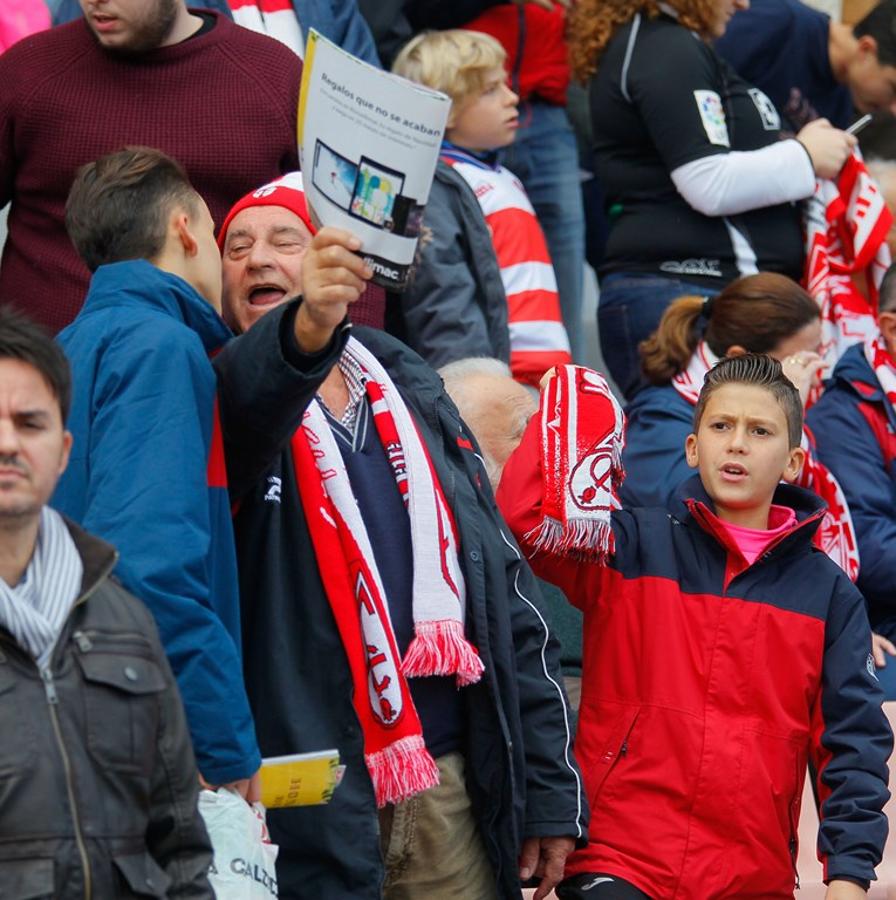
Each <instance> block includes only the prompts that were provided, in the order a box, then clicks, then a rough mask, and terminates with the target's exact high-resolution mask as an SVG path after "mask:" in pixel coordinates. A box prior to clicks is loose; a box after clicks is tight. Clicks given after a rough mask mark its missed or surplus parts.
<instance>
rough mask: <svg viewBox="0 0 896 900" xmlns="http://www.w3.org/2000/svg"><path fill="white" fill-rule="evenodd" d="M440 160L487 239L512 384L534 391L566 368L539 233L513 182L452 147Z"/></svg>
mask: <svg viewBox="0 0 896 900" xmlns="http://www.w3.org/2000/svg"><path fill="white" fill-rule="evenodd" d="M442 160H443V161H444V162H446V163H447V164H448V165H450V166H451V167H452V168H453V169H454V170H455V171H456V172H457V173H458V175H460V176H461V177H462V178H463V179H464V181H466V182H467V184H468V185H469V186H470V188H471V189H472V191H473V193H474V194H475V195H476V199H477V200H478V201H479V206H480V207H481V209H482V214H483V215H484V216H485V221H486V223H487V224H488V227H489V230H490V231H491V235H492V245H493V246H494V249H495V256H496V257H497V259H498V266H499V267H500V269H501V280H502V282H503V284H504V293H505V294H506V295H507V319H508V325H509V329H510V369H511V372H512V373H513V377H514V378H515V379H516V380H517V381H521V382H523V383H525V384H531V385H534V386H536V387H537V386H538V383H539V381H540V380H541V376H542V375H544V373H545V372H546V371H547V370H548V369H550V368H552V367H553V366H555V365H565V364H567V363H570V362H572V358H571V356H570V349H569V338H568V336H567V334H566V329H565V328H564V327H563V320H562V318H561V315H560V297H559V295H558V293H557V281H556V279H555V277H554V267H553V265H552V264H551V257H550V254H549V253H548V246H547V242H546V241H545V237H544V232H542V230H541V226H540V225H539V224H538V219H537V218H536V216H535V210H534V209H533V208H532V204H531V203H530V202H529V198H528V196H527V195H526V191H525V188H523V186H522V184H521V183H520V181H519V179H518V178H517V177H516V176H515V175H514V174H513V173H512V172H511V171H510V170H508V169H505V168H504V167H503V166H498V165H490V164H489V163H488V162H487V161H486V160H484V159H481V158H480V157H478V156H474V155H473V154H472V153H469V152H468V151H466V150H462V149H461V148H459V147H455V146H454V145H453V144H448V143H445V144H443V145H442Z"/></svg>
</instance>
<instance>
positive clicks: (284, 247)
mask: <svg viewBox="0 0 896 900" xmlns="http://www.w3.org/2000/svg"><path fill="white" fill-rule="evenodd" d="M312 229H313V226H312V224H311V220H310V218H309V217H308V214H307V210H306V209H305V205H304V198H303V196H302V194H301V190H300V189H299V185H298V179H297V178H296V177H295V176H286V177H284V178H283V179H281V180H280V181H279V182H275V183H273V184H271V185H268V186H266V187H265V188H264V189H263V190H259V191H256V192H255V193H254V194H251V195H249V196H247V197H246V198H244V199H243V200H242V201H240V203H238V204H237V206H236V207H235V208H234V209H233V210H232V211H231V213H230V215H228V217H227V219H226V220H225V223H224V226H223V229H222V233H221V235H220V237H219V243H221V244H222V248H223V253H224V284H225V313H226V314H227V315H229V318H230V321H231V323H232V324H233V325H234V326H235V327H237V328H247V327H250V326H251V325H252V323H253V322H254V321H257V319H258V318H259V315H260V314H262V313H263V312H264V309H265V308H270V307H271V306H272V305H275V304H276V303H278V302H280V301H282V300H284V299H285V298H287V297H289V296H292V295H293V294H295V293H297V292H298V291H299V290H300V289H304V292H305V295H306V297H308V298H311V297H312V296H314V295H315V294H316V293H318V292H317V291H312V287H314V286H315V285H314V282H313V279H314V278H315V277H317V276H318V274H319V264H318V257H319V256H321V255H330V254H334V253H335V252H336V251H337V250H338V251H340V252H341V251H342V250H343V249H344V247H338V248H337V247H336V246H334V244H338V243H339V242H345V244H344V246H350V243H351V242H350V239H349V238H348V236H347V235H345V234H344V233H341V232H339V233H334V231H333V230H332V229H324V230H322V231H321V232H319V233H318V234H317V236H316V237H315V238H314V239H313V242H312V241H311V230H312ZM327 235H331V236H332V239H331V238H330V237H327V240H328V241H329V242H330V246H324V242H323V239H324V238H325V236H327ZM309 246H310V248H311V249H310V250H308V255H307V256H306V257H305V259H304V262H303V260H302V254H303V253H304V252H305V251H306V250H307V249H308V248H309ZM356 246H357V245H356V244H355V247H356ZM343 258H344V260H345V261H344V263H343V265H344V266H345V267H346V271H347V270H348V269H349V268H352V267H354V271H355V272H356V273H357V272H358V271H359V270H358V269H357V265H356V263H354V262H352V257H351V254H347V255H346V256H345V257H343ZM333 259H334V260H335V257H333ZM333 264H334V265H335V262H333ZM368 275H369V273H368ZM353 277H354V276H352V277H350V278H349V281H351V280H352V278H353ZM362 277H365V276H362ZM362 286H363V282H362V281H361V278H360V277H359V278H357V279H356V283H355V285H354V291H355V295H357V292H359V291H360V289H361V287H362ZM350 300H351V292H344V293H343V292H338V291H334V292H333V293H332V301H331V302H330V303H318V302H316V301H315V302H314V303H312V301H311V300H310V299H309V300H307V301H303V304H302V306H300V311H301V310H302V309H303V308H304V307H312V306H313V307H314V309H313V310H307V311H306V315H307V316H308V318H310V319H312V320H313V321H315V322H318V323H319V328H318V334H317V336H316V340H315V341H314V343H313V345H309V347H308V350H309V351H310V352H306V359H305V370H306V374H307V380H306V394H305V400H304V401H303V404H302V406H303V408H304V409H306V410H307V411H306V418H305V420H304V423H303V427H302V428H301V429H299V431H298V432H297V433H296V435H295V436H294V437H293V440H292V442H291V445H290V447H289V448H288V449H287V450H285V451H284V452H283V453H282V454H281V457H280V459H279V461H278V462H277V463H276V464H275V465H273V466H272V467H271V468H270V469H269V471H268V472H266V473H265V475H264V477H263V478H262V479H261V480H260V481H259V482H258V483H257V484H256V485H255V487H253V488H252V489H250V490H249V491H248V492H247V493H246V494H245V495H244V496H243V497H242V498H241V499H240V501H239V511H238V514H237V517H236V522H235V530H236V538H237V552H238V556H239V564H240V588H241V595H242V601H243V637H244V647H245V654H244V666H245V671H246V682H247V689H248V693H249V698H250V702H251V703H252V705H253V712H254V715H255V721H256V729H257V732H258V738H259V745H260V746H261V748H262V752H263V754H264V755H266V756H278V755H282V754H288V753H296V752H303V751H312V750H322V749H326V748H328V747H336V748H338V750H339V752H340V754H341V757H342V761H343V762H344V763H346V765H347V768H346V773H345V778H344V780H343V782H342V784H341V785H340V786H339V788H338V789H337V790H336V793H335V795H334V797H333V799H332V800H331V801H330V803H329V804H328V805H327V806H326V807H315V808H312V809H301V808H297V809H283V810H272V811H271V813H270V817H269V825H270V828H271V832H272V836H273V838H274V840H275V842H276V843H277V844H279V845H280V856H279V857H278V860H277V871H278V883H279V888H280V896H281V898H297V897H306V896H309V895H310V894H315V895H317V896H321V897H326V898H327V900H380V898H385V900H405V898H418V897H424V896H427V897H434V898H435V897H439V898H442V897H470V898H475V900H499V898H500V900H511V898H519V897H520V880H521V878H522V879H523V880H525V879H528V878H529V877H530V876H533V875H534V876H535V877H536V878H537V879H538V881H539V882H540V884H539V888H538V891H537V893H536V897H538V898H539V900H541V898H543V897H545V896H546V895H547V894H548V893H549V892H550V889H551V887H552V886H553V885H554V884H555V883H556V882H557V880H558V879H559V878H560V877H561V876H562V872H563V866H564V862H565V858H566V855H567V854H568V853H569V851H570V850H571V849H572V847H573V846H574V844H575V843H576V842H577V841H581V839H582V836H583V834H584V829H585V828H586V827H587V826H586V819H587V811H586V807H585V801H584V797H583V794H582V791H581V780H580V775H579V771H578V768H577V766H576V763H575V761H574V759H573V757H572V747H571V730H570V725H569V719H568V713H567V709H566V703H565V698H564V694H563V688H562V680H561V676H560V672H559V666H558V659H557V656H558V648H557V644H556V642H555V641H554V640H553V639H552V637H551V636H550V634H549V632H548V629H547V626H546V624H545V619H544V617H543V614H542V611H541V608H540V605H541V600H540V597H539V595H538V589H537V587H536V585H535V582H534V578H533V576H532V573H531V571H530V570H529V568H528V566H527V565H526V563H525V561H524V560H523V559H522V557H521V556H520V553H519V551H518V549H517V546H516V544H515V542H514V541H513V539H512V538H511V537H510V536H509V533H508V532H507V529H506V527H505V525H504V523H503V522H502V520H501V518H500V516H499V514H498V512H497V510H496V508H495V505H494V499H493V497H492V493H491V489H490V487H489V485H488V478H487V476H486V472H485V469H484V467H483V465H482V462H481V459H480V457H479V455H478V452H477V449H476V447H475V444H474V443H473V439H472V437H471V435H470V433H469V431H468V430H467V428H466V426H465V425H464V424H463V423H462V422H461V420H460V417H459V415H458V413H457V410H456V408H455V407H454V405H453V404H452V403H451V401H450V400H449V398H448V396H447V394H446V393H445V391H444V388H443V386H442V382H441V379H440V378H439V376H438V375H437V374H436V373H435V372H434V371H433V370H432V369H430V368H429V367H428V366H427V365H425V364H424V363H423V362H422V360H421V359H420V357H418V356H417V355H416V354H414V353H413V352H411V351H410V350H408V348H407V347H405V346H404V345H402V344H400V343H399V342H398V341H396V340H395V339H394V338H391V337H389V336H388V335H386V334H383V333H382V332H378V331H375V330H373V329H370V328H357V327H356V328H353V329H351V334H352V337H349V329H348V325H347V322H346V321H345V313H346V309H347V307H348V305H349V302H350ZM217 370H218V375H219V378H220V379H221V381H222V384H223V385H224V387H225V389H226V388H227V386H228V384H230V383H240V382H241V381H243V380H249V379H252V378H254V377H259V372H260V370H259V369H258V367H255V368H254V369H250V368H249V367H247V366H245V365H243V364H241V363H240V362H239V361H237V360H234V359H233V358H232V357H231V358H230V359H229V360H224V361H219V362H218V363H217ZM393 427H394V431H393V430H392V429H393ZM408 486H409V487H408ZM340 498H344V499H340ZM428 498H429V499H433V498H434V499H435V505H434V510H436V511H435V512H434V514H433V515H428V514H427V511H426V501H427V499H428ZM439 510H440V512H439ZM427 551H429V553H430V556H427ZM427 562H428V563H429V564H427ZM346 576H348V577H346ZM446 585H447V586H448V587H449V588H450V590H448V591H443V592H442V593H441V594H439V588H440V587H442V586H446ZM359 620H360V628H359ZM448 635H450V640H446V641H445V644H446V646H447V647H448V649H445V647H440V646H439V643H440V640H441V638H443V637H446V636H448ZM430 638H431V643H432V648H431V649H432V650H433V651H434V652H433V656H434V657H439V656H440V651H441V650H444V651H445V652H444V653H443V654H441V655H442V658H441V659H438V660H437V661H434V660H427V659H425V657H426V656H427V654H426V652H422V653H418V652H417V651H419V650H420V649H421V645H426V644H427V643H429V639H430ZM435 662H437V663H438V664H434V663H435ZM431 663H433V664H431ZM458 688H460V689H458ZM393 758H394V759H397V760H398V761H399V764H398V765H397V766H396V767H395V768H394V769H391V767H390V759H393Z"/></svg>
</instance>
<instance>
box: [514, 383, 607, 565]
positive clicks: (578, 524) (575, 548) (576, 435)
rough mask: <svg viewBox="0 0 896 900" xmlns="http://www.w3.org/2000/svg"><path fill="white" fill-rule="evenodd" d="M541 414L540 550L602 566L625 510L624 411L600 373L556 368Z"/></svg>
mask: <svg viewBox="0 0 896 900" xmlns="http://www.w3.org/2000/svg"><path fill="white" fill-rule="evenodd" d="M539 415H540V416H541V420H542V421H541V435H542V446H541V472H542V481H543V484H542V519H541V522H539V524H538V525H537V526H536V527H535V528H534V529H533V531H532V538H533V543H534V546H535V547H537V548H538V549H539V550H542V551H544V552H545V553H551V554H557V555H561V556H566V557H570V558H572V559H583V560H589V561H593V562H597V563H603V562H605V561H606V559H607V557H608V556H611V555H612V553H613V550H614V544H613V532H612V529H611V525H610V516H611V513H612V512H613V510H614V509H619V508H620V503H619V495H618V489H619V485H620V484H621V483H622V479H623V477H624V472H623V469H622V448H623V446H624V445H625V416H624V415H623V412H622V407H621V406H620V405H619V404H618V403H617V402H616V398H615V397H614V396H613V393H612V392H611V391H610V388H609V387H608V386H607V382H606V381H605V380H604V377H603V376H602V375H600V374H598V373H597V372H594V371H592V370H591V369H585V368H583V367H581V366H557V367H556V368H555V370H554V377H553V378H551V380H550V381H549V382H548V385H547V387H546V388H545V389H544V391H543V392H542V396H541V409H540V412H539ZM527 537H528V535H527Z"/></svg>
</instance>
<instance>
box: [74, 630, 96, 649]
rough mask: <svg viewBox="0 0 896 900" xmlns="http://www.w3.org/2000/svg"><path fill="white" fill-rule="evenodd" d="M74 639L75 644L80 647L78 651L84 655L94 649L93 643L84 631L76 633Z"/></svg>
mask: <svg viewBox="0 0 896 900" xmlns="http://www.w3.org/2000/svg"><path fill="white" fill-rule="evenodd" d="M72 638H73V639H74V641H75V643H76V644H77V645H78V649H79V650H80V651H81V652H82V653H86V652H87V651H88V650H91V649H93V643H92V642H91V640H90V638H89V637H87V635H86V634H84V632H83V631H76V632H75V633H74V634H73V635H72Z"/></svg>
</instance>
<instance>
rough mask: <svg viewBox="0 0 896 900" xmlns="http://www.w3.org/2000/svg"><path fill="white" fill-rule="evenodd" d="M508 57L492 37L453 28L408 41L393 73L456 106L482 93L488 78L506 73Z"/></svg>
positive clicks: (426, 33) (399, 55)
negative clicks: (500, 71)
mask: <svg viewBox="0 0 896 900" xmlns="http://www.w3.org/2000/svg"><path fill="white" fill-rule="evenodd" d="M506 59H507V54H506V53H505V52H504V48H503V47H502V46H501V45H500V44H499V43H498V42H497V41H496V40H495V39H494V38H493V37H491V35H488V34H482V33H481V32H479V31H466V30H464V29H463V28H452V29H449V30H447V31H426V32H424V33H423V34H418V35H417V36H416V37H415V38H413V39H412V40H411V41H408V43H407V44H405V46H404V48H403V49H402V51H401V53H399V54H398V56H397V57H396V59H395V62H394V63H393V65H392V71H393V72H394V73H395V74H396V75H401V77H402V78H407V79H408V81H416V82H417V84H425V85H426V86H427V87H430V88H433V89H434V90H436V91H441V92H442V93H443V94H447V95H448V96H449V97H450V98H451V102H452V103H453V104H454V105H455V106H460V105H461V104H463V103H464V101H466V100H468V99H469V98H470V97H472V96H473V95H475V94H477V93H479V92H480V91H481V90H482V89H483V87H484V86H485V79H486V76H487V75H488V73H489V72H490V71H492V70H493V69H496V68H500V69H503V68H504V62H505V60H506Z"/></svg>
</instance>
